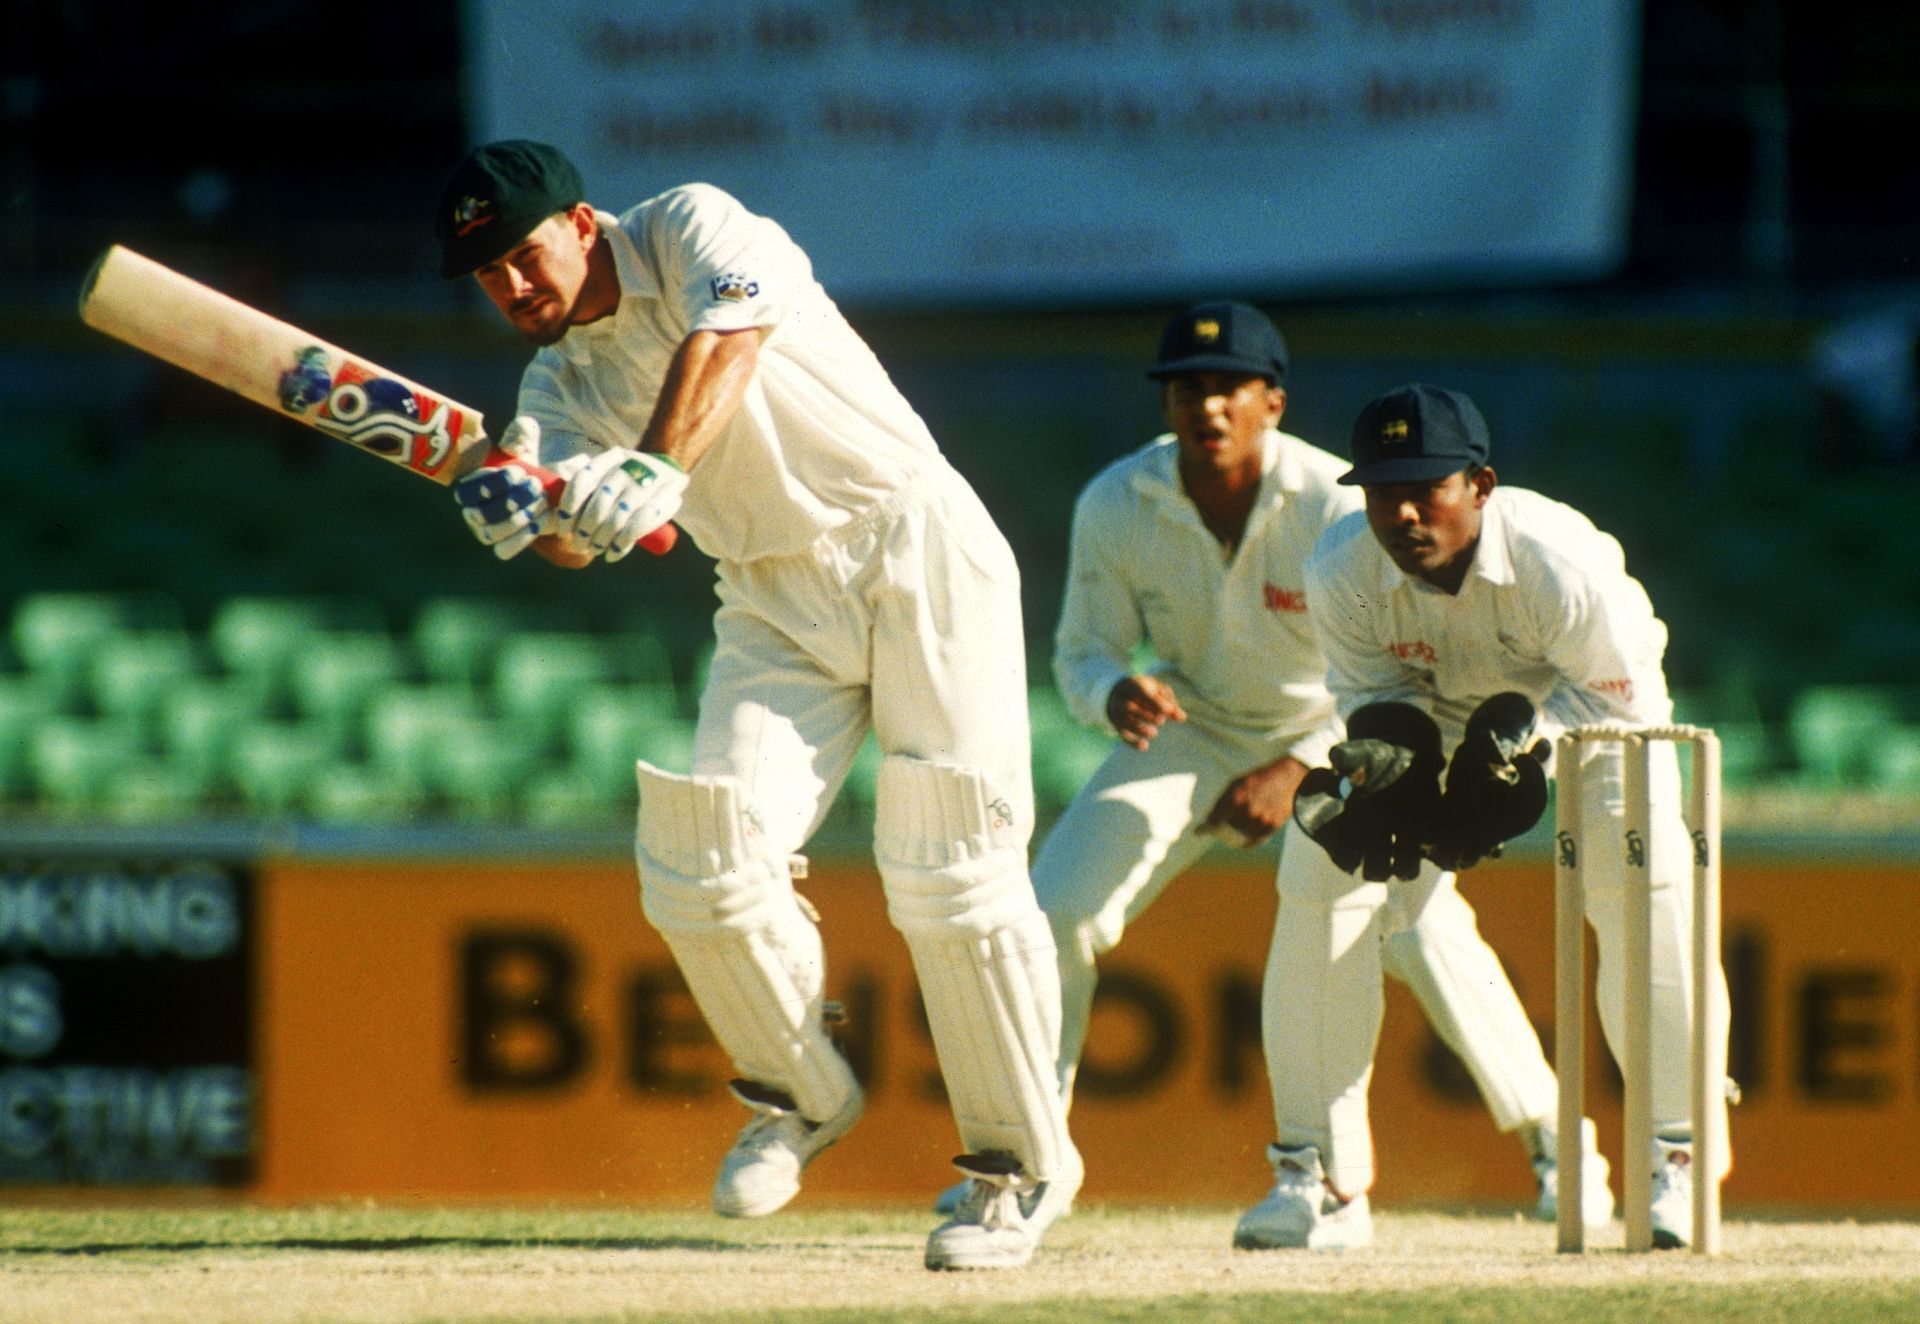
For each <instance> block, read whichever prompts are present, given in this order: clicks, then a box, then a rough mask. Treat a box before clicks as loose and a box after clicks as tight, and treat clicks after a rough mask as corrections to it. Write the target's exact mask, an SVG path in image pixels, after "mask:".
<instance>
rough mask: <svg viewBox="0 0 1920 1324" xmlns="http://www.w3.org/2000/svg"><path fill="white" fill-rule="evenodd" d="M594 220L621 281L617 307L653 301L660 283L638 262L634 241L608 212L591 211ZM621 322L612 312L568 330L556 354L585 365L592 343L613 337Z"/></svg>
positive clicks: (615, 313)
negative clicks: (606, 337)
mask: <svg viewBox="0 0 1920 1324" xmlns="http://www.w3.org/2000/svg"><path fill="white" fill-rule="evenodd" d="M593 219H594V221H595V223H597V224H598V225H599V227H600V235H601V237H602V238H603V239H605V240H606V241H607V246H608V248H610V249H611V250H612V251H613V270H614V274H615V275H616V276H617V277H618V278H619V280H620V303H621V305H622V306H624V305H625V304H626V301H627V300H628V299H654V298H658V297H659V295H660V282H659V281H657V280H655V279H654V277H653V273H652V272H651V271H649V270H647V266H646V264H645V263H644V262H642V261H641V260H640V252H639V250H638V249H636V248H635V247H634V246H633V240H632V239H630V238H628V236H627V232H626V230H625V228H624V227H622V226H621V224H620V218H619V217H618V216H615V215H614V214H613V213H611V212H604V211H601V210H600V209H599V208H597V207H596V208H594V212H593ZM619 320H620V309H619V308H615V309H614V311H613V314H612V316H610V317H603V318H601V319H600V320H599V321H597V322H589V323H587V324H586V325H585V326H576V327H573V328H572V329H570V330H569V331H568V332H567V334H566V335H565V336H563V337H561V339H560V343H559V346H558V348H559V350H560V352H561V353H562V354H563V355H565V356H566V358H567V359H568V360H569V361H570V362H573V363H585V362H586V361H587V360H588V359H589V358H590V357H592V354H593V343H594V341H596V340H597V339H599V338H600V337H602V336H605V335H611V334H612V333H613V330H614V327H615V324H616V323H618V322H619Z"/></svg>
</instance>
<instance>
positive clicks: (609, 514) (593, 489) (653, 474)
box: [553, 446, 687, 561]
mask: <svg viewBox="0 0 1920 1324" xmlns="http://www.w3.org/2000/svg"><path fill="white" fill-rule="evenodd" d="M553 469H554V472H555V473H557V474H559V475H560V476H561V477H563V478H565V479H566V480H567V490H566V491H565V492H564V493H563V494H562V495H561V497H560V509H559V510H558V512H557V516H558V518H557V523H556V527H557V528H558V529H559V531H560V532H563V533H566V534H569V535H570V536H571V538H572V540H573V543H574V545H575V546H576V547H578V548H580V549H581V550H583V551H586V552H588V553H590V554H592V555H595V556H598V555H601V554H603V553H604V554H605V556H606V558H607V560H608V561H618V560H619V559H620V558H622V557H623V556H625V555H626V554H627V553H628V552H631V551H632V550H633V546H634V544H635V543H637V542H639V541H640V540H641V539H642V538H644V537H646V536H647V535H648V534H650V533H652V532H653V531H654V530H656V529H658V528H660V527H661V526H663V525H665V524H667V523H669V522H670V521H671V520H672V519H673V517H674V514H675V513H676V512H677V511H678V510H679V509H680V499H681V497H682V496H683V495H684V494H685V493H686V490H687V472H686V470H684V469H682V468H681V467H680V466H679V465H677V464H675V463H674V462H673V461H672V460H670V459H668V458H667V457H666V456H664V455H657V454H655V453H653V452H651V451H633V450H627V449H625V448H624V447H618V446H616V447H613V448H611V449H609V450H605V451H602V452H600V454H598V455H593V456H578V457H576V458H574V459H572V460H567V461H564V462H562V463H560V464H556V465H555V466H554V467H553Z"/></svg>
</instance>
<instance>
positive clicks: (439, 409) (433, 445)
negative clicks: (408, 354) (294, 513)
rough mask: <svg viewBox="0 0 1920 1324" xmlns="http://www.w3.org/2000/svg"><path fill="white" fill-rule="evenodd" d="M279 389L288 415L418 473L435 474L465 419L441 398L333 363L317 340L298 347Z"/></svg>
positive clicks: (344, 363)
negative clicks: (332, 364)
mask: <svg viewBox="0 0 1920 1324" xmlns="http://www.w3.org/2000/svg"><path fill="white" fill-rule="evenodd" d="M279 394H280V407H281V408H282V409H284V410H286V411H287V412H288V413H289V414H293V415H295V416H296V417H299V418H301V419H302V420H304V421H305V422H308V423H311V424H312V425H313V426H314V427H316V428H319V429H320V430H321V431H322V432H325V433H327V434H328V435H330V436H333V437H337V438H339V439H340V440H341V441H344V442H347V443H348V444H349V445H353V446H358V447H359V448H360V449H361V450H364V451H371V452H372V453H373V454H375V455H378V456H380V457H382V458H383V459H388V460H395V461H397V462H399V463H401V464H404V465H406V466H407V467H408V468H409V469H415V470H418V471H419V472H421V473H423V474H433V473H436V472H438V471H439V469H440V467H441V466H442V465H444V464H445V463H446V462H447V459H448V457H449V456H451V455H452V454H453V449H454V443H455V441H456V440H457V439H458V437H459V434H460V431H461V429H462V427H463V426H464V425H465V422H466V420H465V418H464V417H463V416H462V415H461V413H460V411H459V410H457V409H455V408H453V407H452V406H450V405H448V404H447V403H446V402H445V401H442V400H436V399H435V398H433V397H432V396H429V395H423V394H421V393H419V392H417V391H415V390H413V388H411V387H410V386H408V385H406V384H405V383H403V382H397V381H395V380H393V379H392V378H391V377H382V376H379V375H378V374H377V373H376V372H373V371H369V370H368V369H366V368H363V367H362V366H361V365H359V364H357V363H355V362H353V361H352V360H351V359H342V360H341V362H340V366H339V367H338V369H334V368H332V367H331V365H330V364H329V363H328V361H327V351H326V350H325V349H324V348H322V347H321V346H319V345H309V346H307V347H306V348H305V349H303V350H301V351H300V352H299V354H298V356H297V357H296V358H295V361H294V364H293V366H292V367H290V368H287V369H286V370H284V371H283V372H282V373H281V374H280V382H279ZM309 411H311V412H309Z"/></svg>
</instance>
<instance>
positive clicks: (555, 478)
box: [481, 450, 680, 556]
mask: <svg viewBox="0 0 1920 1324" xmlns="http://www.w3.org/2000/svg"><path fill="white" fill-rule="evenodd" d="M503 464H511V465H514V466H516V467H517V468H521V469H525V470H526V471H527V472H528V473H530V474H532V475H533V476H534V477H535V478H537V479H538V480H539V481H540V490H541V491H542V492H544V493H546V497H547V500H548V501H550V502H551V503H553V504H554V505H556V506H557V505H559V504H560V497H561V494H562V493H564V492H565V491H566V490H567V480H566V479H564V478H562V477H561V476H560V475H559V474H557V473H555V472H553V471H552V470H551V469H542V468H541V467H540V466H539V465H537V464H529V463H527V461H525V460H523V459H520V458H519V457H518V456H516V455H513V454H511V453H509V452H507V451H503V450H496V451H494V452H493V453H492V454H491V455H489V456H487V458H486V459H485V460H484V461H482V464H481V467H482V468H486V469H492V468H497V467H498V466H500V465H503ZM679 541H680V530H679V529H677V528H675V527H674V526H673V525H671V524H662V525H661V526H660V527H659V528H657V529H655V530H654V531H653V532H652V533H649V534H648V535H647V536H646V537H644V538H642V539H641V540H640V545H641V546H642V547H644V548H646V549H647V550H648V551H649V552H652V553H653V554H654V555H655V556H665V555H666V554H667V553H668V552H670V551H672V550H673V545H674V544H675V543H677V542H679Z"/></svg>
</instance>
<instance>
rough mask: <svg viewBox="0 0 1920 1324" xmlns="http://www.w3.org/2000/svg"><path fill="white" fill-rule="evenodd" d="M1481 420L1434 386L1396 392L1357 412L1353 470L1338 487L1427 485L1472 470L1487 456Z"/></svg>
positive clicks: (1489, 446)
mask: <svg viewBox="0 0 1920 1324" xmlns="http://www.w3.org/2000/svg"><path fill="white" fill-rule="evenodd" d="M1492 451H1493V440H1492V437H1491V436H1490V435H1489V433H1488V432H1487V420H1486V419H1484V418H1482V417H1481V416H1480V410H1479V409H1478V408H1476V407H1475V405H1474V403H1473V401H1471V400H1469V399H1467V397H1466V396H1464V395H1462V394H1460V392H1458V391H1449V390H1445V389H1443V388H1442V387H1438V386H1422V385H1420V384H1418V383H1415V384H1414V385H1412V386H1402V387H1401V388H1400V389H1399V390H1397V391H1389V392H1387V393H1386V394H1385V395H1383V396H1381V397H1380V398H1379V399H1377V400H1375V401H1373V402H1372V403H1370V404H1369V405H1368V406H1367V407H1366V408H1365V409H1362V410H1361V411H1360V417H1359V418H1358V419H1356V420H1355V421H1354V424H1353V469H1352V471H1351V472H1349V473H1347V474H1345V475H1343V476H1342V477H1341V479H1340V481H1341V482H1343V483H1348V484H1358V485H1360V486H1362V487H1371V486H1374V485H1376V484H1380V483H1428V482H1432V481H1434V480H1435V479H1438V478H1445V477H1446V476H1447V475H1449V474H1456V473H1459V472H1460V471H1461V470H1463V469H1477V468H1479V467H1480V466H1482V465H1484V464H1485V463H1486V462H1487V458H1488V456H1489V455H1491V454H1492Z"/></svg>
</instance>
